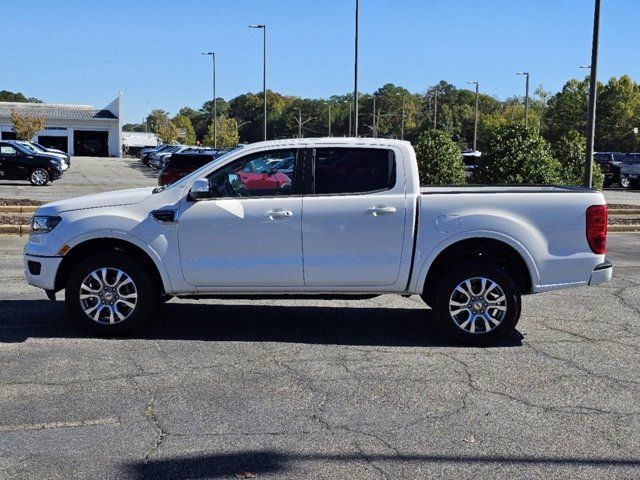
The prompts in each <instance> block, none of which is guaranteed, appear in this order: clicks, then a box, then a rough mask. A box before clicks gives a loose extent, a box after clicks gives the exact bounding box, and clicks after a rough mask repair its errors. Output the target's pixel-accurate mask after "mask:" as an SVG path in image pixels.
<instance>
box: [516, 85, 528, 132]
mask: <svg viewBox="0 0 640 480" xmlns="http://www.w3.org/2000/svg"><path fill="white" fill-rule="evenodd" d="M516 75H524V76H526V77H527V81H526V87H525V93H524V124H525V125H526V126H527V127H528V126H529V72H518V73H516Z"/></svg>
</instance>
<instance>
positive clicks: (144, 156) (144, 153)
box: [140, 143, 172, 165]
mask: <svg viewBox="0 0 640 480" xmlns="http://www.w3.org/2000/svg"><path fill="white" fill-rule="evenodd" d="M171 146H172V145H171V144H169V143H165V144H163V145H159V146H157V147H150V148H143V149H142V150H141V151H140V160H142V163H144V164H145V165H149V157H151V155H152V154H154V153H156V152H163V151H165V150H166V149H168V148H171Z"/></svg>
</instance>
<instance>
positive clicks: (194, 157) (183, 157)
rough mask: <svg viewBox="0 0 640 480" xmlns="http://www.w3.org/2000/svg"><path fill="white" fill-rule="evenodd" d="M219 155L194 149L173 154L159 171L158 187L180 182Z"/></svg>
mask: <svg viewBox="0 0 640 480" xmlns="http://www.w3.org/2000/svg"><path fill="white" fill-rule="evenodd" d="M220 155H221V153H219V152H218V151H215V150H196V149H193V150H185V151H182V152H180V153H173V154H171V156H170V157H169V158H168V159H167V162H166V163H165V165H164V167H163V168H162V170H160V174H159V175H158V185H167V184H169V183H173V182H175V181H177V180H180V179H181V178H182V177H184V176H185V175H188V174H190V173H191V172H193V171H195V170H197V169H199V168H200V167H202V166H203V165H206V164H207V163H209V162H211V161H213V160H215V159H216V158H217V157H219V156H220Z"/></svg>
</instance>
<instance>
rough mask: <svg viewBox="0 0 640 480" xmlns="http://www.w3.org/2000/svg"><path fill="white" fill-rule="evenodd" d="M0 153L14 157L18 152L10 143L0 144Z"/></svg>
mask: <svg viewBox="0 0 640 480" xmlns="http://www.w3.org/2000/svg"><path fill="white" fill-rule="evenodd" d="M0 155H4V156H7V157H15V156H17V155H18V152H17V151H16V149H15V148H13V147H12V146H11V145H6V144H3V145H0Z"/></svg>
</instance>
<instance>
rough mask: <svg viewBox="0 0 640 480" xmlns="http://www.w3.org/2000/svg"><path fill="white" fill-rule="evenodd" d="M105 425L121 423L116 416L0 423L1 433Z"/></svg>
mask: <svg viewBox="0 0 640 480" xmlns="http://www.w3.org/2000/svg"><path fill="white" fill-rule="evenodd" d="M103 425H120V419H119V418H115V417H108V418H97V419H94V420H76V421H69V422H48V423H25V424H22V425H0V433H8V432H22V431H26V430H48V429H50V428H76V427H95V426H103Z"/></svg>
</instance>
